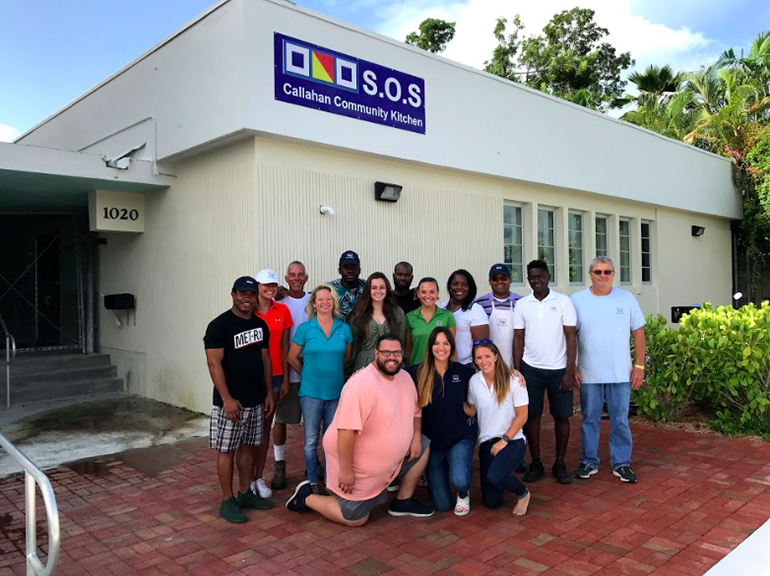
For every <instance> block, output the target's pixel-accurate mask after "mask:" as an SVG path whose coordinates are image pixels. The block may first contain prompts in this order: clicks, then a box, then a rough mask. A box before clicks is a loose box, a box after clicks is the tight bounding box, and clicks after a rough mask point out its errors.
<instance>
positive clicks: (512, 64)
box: [484, 14, 524, 82]
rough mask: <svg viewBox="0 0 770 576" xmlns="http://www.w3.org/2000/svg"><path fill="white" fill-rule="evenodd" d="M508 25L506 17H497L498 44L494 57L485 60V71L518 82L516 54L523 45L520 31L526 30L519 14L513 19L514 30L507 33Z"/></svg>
mask: <svg viewBox="0 0 770 576" xmlns="http://www.w3.org/2000/svg"><path fill="white" fill-rule="evenodd" d="M507 25H508V21H507V20H506V19H505V18H498V19H497V22H496V24H495V29H494V35H495V38H496V39H497V46H495V50H494V51H493V52H492V59H491V60H487V61H486V62H484V71H485V72H489V73H490V74H494V75H495V76H500V77H502V78H507V79H508V80H512V81H513V82H518V81H519V78H518V75H517V73H516V54H517V53H518V51H519V48H520V47H521V41H520V40H519V33H520V32H521V31H522V30H524V26H523V25H522V23H521V19H520V18H519V15H518V14H516V16H514V17H513V19H512V20H511V25H512V26H513V32H511V33H510V34H507V35H506V33H505V32H506V27H507Z"/></svg>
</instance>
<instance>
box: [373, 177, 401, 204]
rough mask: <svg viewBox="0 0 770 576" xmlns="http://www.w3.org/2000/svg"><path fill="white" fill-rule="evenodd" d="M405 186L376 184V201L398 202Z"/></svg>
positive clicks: (385, 183)
mask: <svg viewBox="0 0 770 576" xmlns="http://www.w3.org/2000/svg"><path fill="white" fill-rule="evenodd" d="M403 189H404V187H403V186H399V185H398V184H388V183H387V182H375V183H374V199H375V200H379V201H380V202H398V199H399V198H400V197H401V190H403Z"/></svg>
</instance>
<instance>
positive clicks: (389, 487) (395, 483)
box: [388, 477, 401, 492]
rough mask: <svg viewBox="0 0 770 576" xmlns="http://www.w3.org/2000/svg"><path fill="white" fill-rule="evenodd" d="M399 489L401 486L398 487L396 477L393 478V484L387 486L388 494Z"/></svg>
mask: <svg viewBox="0 0 770 576" xmlns="http://www.w3.org/2000/svg"><path fill="white" fill-rule="evenodd" d="M400 487H401V486H400V485H399V483H398V477H396V478H393V482H391V483H390V484H388V492H398V489H399V488H400Z"/></svg>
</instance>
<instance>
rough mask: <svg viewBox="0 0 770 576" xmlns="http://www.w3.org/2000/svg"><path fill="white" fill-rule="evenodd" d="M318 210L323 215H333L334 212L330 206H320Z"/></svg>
mask: <svg viewBox="0 0 770 576" xmlns="http://www.w3.org/2000/svg"><path fill="white" fill-rule="evenodd" d="M318 211H319V212H320V213H321V214H323V215H324V216H334V215H335V214H336V212H335V211H334V208H332V207H331V206H321V207H320V208H319V210H318Z"/></svg>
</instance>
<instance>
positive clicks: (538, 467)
mask: <svg viewBox="0 0 770 576" xmlns="http://www.w3.org/2000/svg"><path fill="white" fill-rule="evenodd" d="M543 476H545V467H544V466H543V463H542V462H541V461H540V460H532V464H530V465H529V472H527V473H526V474H524V478H522V480H524V482H537V481H538V480H540V479H541V478H542V477H543Z"/></svg>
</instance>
